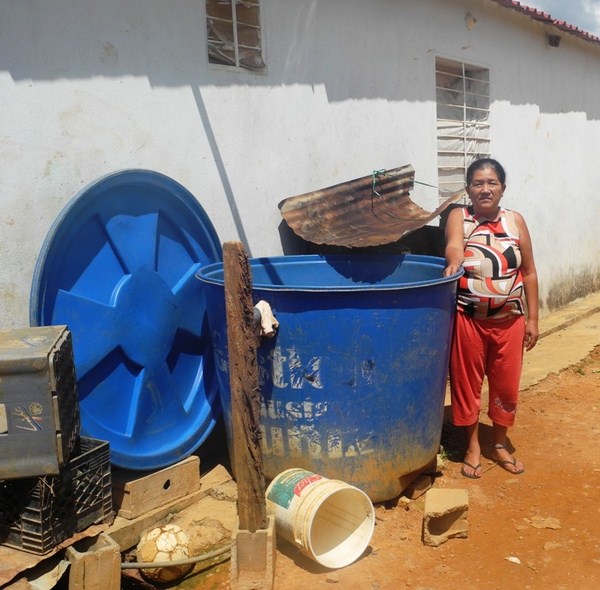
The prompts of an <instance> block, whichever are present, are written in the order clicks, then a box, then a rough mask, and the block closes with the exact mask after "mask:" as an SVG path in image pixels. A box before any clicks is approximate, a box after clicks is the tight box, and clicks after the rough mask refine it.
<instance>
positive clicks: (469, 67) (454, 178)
mask: <svg viewBox="0 0 600 590" xmlns="http://www.w3.org/2000/svg"><path fill="white" fill-rule="evenodd" d="M434 71H435V92H436V156H437V169H438V187H439V189H440V191H446V192H457V191H459V190H462V189H463V188H464V183H465V175H466V171H467V168H468V167H469V165H470V164H471V162H473V161H474V160H475V159H477V158H481V157H490V154H491V151H490V145H491V117H490V112H491V80H490V69H489V68H488V67H486V66H482V65H478V64H474V63H469V62H464V61H459V60H456V59H451V58H447V57H442V56H436V57H435V70H434ZM453 80H454V82H455V83H457V85H455V84H453V83H452V81H453ZM442 97H445V98H444V99H442ZM453 112H454V113H456V114H457V115H458V114H459V113H460V114H461V117H460V118H458V116H451V115H449V113H450V114H451V113H453ZM444 115H446V116H444ZM452 127H454V129H452ZM452 143H457V144H458V143H460V147H459V149H452V147H451V144H452ZM475 146H476V149H474V148H475ZM452 159H454V160H455V163H453V164H450V162H451V161H452ZM459 177H460V178H459ZM443 200H444V197H443V196H440V202H442V201H443Z"/></svg>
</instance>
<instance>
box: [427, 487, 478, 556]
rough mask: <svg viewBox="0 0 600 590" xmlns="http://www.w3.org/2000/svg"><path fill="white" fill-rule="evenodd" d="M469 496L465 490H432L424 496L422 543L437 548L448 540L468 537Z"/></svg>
mask: <svg viewBox="0 0 600 590" xmlns="http://www.w3.org/2000/svg"><path fill="white" fill-rule="evenodd" d="M468 512H469V494H468V492H467V490H459V489H450V490H448V489H438V488H433V489H431V490H429V491H428V492H427V494H426V495H425V513H424V516H423V543H424V544H425V545H430V546H431V547H437V546H438V545H441V544H442V543H445V542H446V541H447V540H448V539H453V538H460V539H465V538H467V536H468V531H469V524H468V521H467V516H468Z"/></svg>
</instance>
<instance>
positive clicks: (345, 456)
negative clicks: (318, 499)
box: [198, 255, 460, 502]
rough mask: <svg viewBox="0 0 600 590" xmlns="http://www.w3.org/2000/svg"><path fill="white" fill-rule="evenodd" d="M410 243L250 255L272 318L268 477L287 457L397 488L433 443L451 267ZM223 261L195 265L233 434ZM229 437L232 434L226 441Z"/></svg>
mask: <svg viewBox="0 0 600 590" xmlns="http://www.w3.org/2000/svg"><path fill="white" fill-rule="evenodd" d="M444 266H445V262H444V260H443V259H441V258H437V257H430V256H415V255H378V256H372V255H369V256H360V255H351V256H346V255H332V256H317V255H311V256H280V257H269V258H256V259H251V260H250V268H251V272H252V280H253V297H254V300H255V303H256V302H257V301H259V300H261V299H262V300H265V301H267V302H268V303H269V304H270V305H271V308H272V310H273V312H274V314H275V316H276V317H277V319H278V321H279V322H280V327H279V330H278V333H277V335H276V337H275V338H273V339H272V340H268V339H264V340H263V342H262V345H261V346H260V348H259V350H258V363H259V373H260V388H261V406H262V407H261V429H262V431H263V439H262V452H263V459H264V470H265V475H266V477H267V478H268V479H272V478H274V477H275V476H276V475H277V474H278V473H280V472H282V471H284V470H286V469H289V468H293V467H300V468H304V469H307V470H309V471H313V472H315V473H320V474H322V475H324V476H326V477H329V478H334V479H341V480H343V481H346V482H348V483H351V484H353V485H355V486H357V487H359V488H361V489H362V490H364V491H365V492H366V493H367V494H368V495H369V497H370V498H371V500H373V501H374V502H377V501H384V500H388V499H391V498H394V497H396V496H397V495H398V494H400V493H401V492H402V490H403V489H404V487H405V486H406V484H407V482H410V476H411V474H413V473H415V472H417V473H418V472H419V470H421V469H423V468H424V467H426V466H427V465H428V464H429V463H430V462H431V461H432V460H433V459H435V456H436V454H437V452H438V450H439V444H440V438H441V429H442V422H443V412H444V398H445V388H446V376H447V366H448V357H449V349H450V339H451V333H452V326H453V318H454V311H455V305H456V303H455V301H456V285H457V280H458V278H459V276H460V273H457V274H455V275H453V276H451V277H446V278H445V277H443V276H442V271H443V268H444ZM223 274H224V273H223V264H222V263H217V264H211V265H208V266H206V267H203V268H202V269H200V271H199V273H198V278H199V279H200V280H201V281H203V282H204V283H205V285H206V298H207V309H208V320H209V326H210V333H211V339H212V344H213V352H214V354H215V365H216V371H217V378H218V382H219V391H220V398H221V405H222V407H223V409H224V417H225V426H226V430H227V432H228V436H229V437H230V440H231V401H230V396H229V391H230V389H229V378H228V372H229V371H228V352H227V333H226V322H225V301H224V276H223ZM231 448H232V445H230V449H231Z"/></svg>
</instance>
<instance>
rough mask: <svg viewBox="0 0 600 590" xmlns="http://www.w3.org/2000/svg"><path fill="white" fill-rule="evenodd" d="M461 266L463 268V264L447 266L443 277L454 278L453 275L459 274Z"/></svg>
mask: <svg viewBox="0 0 600 590" xmlns="http://www.w3.org/2000/svg"><path fill="white" fill-rule="evenodd" d="M461 266H462V265H461V264H453V263H450V264H448V266H446V268H445V269H444V272H443V273H442V276H444V277H449V276H452V275H453V274H455V273H457V272H458V271H459V270H460V269H461Z"/></svg>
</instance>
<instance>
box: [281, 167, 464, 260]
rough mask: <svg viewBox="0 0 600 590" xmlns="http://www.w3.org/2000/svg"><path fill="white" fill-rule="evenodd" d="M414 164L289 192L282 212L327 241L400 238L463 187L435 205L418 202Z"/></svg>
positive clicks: (371, 242)
mask: <svg viewBox="0 0 600 590" xmlns="http://www.w3.org/2000/svg"><path fill="white" fill-rule="evenodd" d="M414 176H415V171H414V169H413V167H412V166H410V165H407V166H401V167H399V168H394V169H392V170H379V171H374V172H373V174H371V175H369V176H363V177H361V178H357V179H355V180H350V181H347V182H342V183H340V184H336V185H334V186H331V187H328V188H324V189H321V190H317V191H313V192H310V193H305V194H303V195H297V196H295V197H290V198H288V199H285V200H283V201H281V203H279V209H280V211H281V215H282V216H283V218H284V219H285V221H286V222H287V224H288V225H289V226H290V228H291V229H292V230H293V231H294V232H295V233H296V234H298V235H299V236H300V237H301V238H303V239H305V240H307V241H309V242H313V243H314V244H327V245H329V246H345V247H350V248H352V247H354V248H356V247H364V246H381V245H383V244H390V243H392V242H396V241H398V240H399V239H401V238H402V237H403V236H405V235H406V234H408V233H410V232H412V231H415V230H416V229H419V228H420V227H423V226H424V225H425V224H427V223H428V222H429V221H431V220H432V219H435V218H436V217H437V216H438V215H440V214H441V213H442V212H443V211H444V209H446V208H447V207H448V206H449V205H450V204H451V203H454V202H456V201H458V200H459V199H460V198H461V197H462V196H463V195H464V192H463V191H461V192H459V193H456V194H453V195H451V196H450V197H449V198H447V199H446V200H445V201H444V202H443V203H442V204H441V205H440V206H439V207H438V208H437V209H436V210H435V211H432V212H430V211H426V210H425V209H422V208H421V207H419V206H418V205H417V204H416V203H414V202H413V201H412V200H411V199H410V197H409V192H410V190H411V189H412V187H413V184H414Z"/></svg>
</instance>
